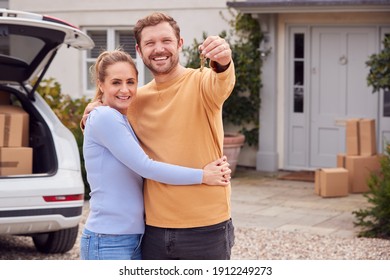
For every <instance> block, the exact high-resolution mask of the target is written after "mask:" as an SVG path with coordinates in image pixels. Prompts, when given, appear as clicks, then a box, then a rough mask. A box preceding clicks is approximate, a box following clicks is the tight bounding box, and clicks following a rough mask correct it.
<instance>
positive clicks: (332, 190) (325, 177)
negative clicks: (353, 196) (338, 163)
mask: <svg viewBox="0 0 390 280" xmlns="http://www.w3.org/2000/svg"><path fill="white" fill-rule="evenodd" d="M314 191H315V193H316V194H318V195H320V196H322V197H340V196H347V195H348V193H349V192H348V171H347V170H346V169H345V168H321V169H317V170H316V172H315V183H314Z"/></svg>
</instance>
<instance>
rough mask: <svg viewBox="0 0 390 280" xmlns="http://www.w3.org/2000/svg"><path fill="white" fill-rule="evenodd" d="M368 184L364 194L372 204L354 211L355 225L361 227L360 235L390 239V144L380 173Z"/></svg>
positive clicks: (374, 175) (371, 178)
mask: <svg viewBox="0 0 390 280" xmlns="http://www.w3.org/2000/svg"><path fill="white" fill-rule="evenodd" d="M368 186H369V191H368V192H367V193H365V194H364V196H365V197H366V198H367V199H368V202H369V203H370V205H372V206H370V207H368V208H366V209H360V210H358V211H354V212H352V213H353V214H354V215H355V217H356V221H355V222H354V225H355V226H356V227H360V228H361V231H360V232H359V234H358V236H359V237H374V238H384V239H390V146H387V150H386V153H385V154H384V155H383V156H382V157H381V168H380V172H379V174H375V173H372V174H371V176H370V178H369V180H368Z"/></svg>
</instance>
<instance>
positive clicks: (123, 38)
mask: <svg viewBox="0 0 390 280" xmlns="http://www.w3.org/2000/svg"><path fill="white" fill-rule="evenodd" d="M85 32H86V33H87V34H88V36H90V37H91V38H92V40H93V41H94V43H95V47H94V48H93V49H91V50H88V51H87V52H86V56H85V63H84V65H85V66H86V71H85V72H86V75H85V77H86V79H85V83H84V84H85V89H86V91H87V93H88V94H90V95H93V94H94V91H95V84H94V82H93V81H92V77H91V75H90V72H89V69H90V67H91V66H92V65H93V64H94V63H95V61H96V58H97V57H98V56H99V54H100V53H101V52H102V51H104V50H114V49H116V48H118V47H121V48H122V49H124V50H125V51H126V52H128V53H129V54H130V55H131V56H132V57H133V59H134V61H135V62H136V65H137V68H138V72H139V76H138V80H139V81H138V84H139V85H143V84H144V82H145V81H144V76H145V75H144V72H145V67H144V64H143V63H142V60H141V59H140V58H139V57H138V55H137V52H136V49H135V45H136V41H135V37H134V33H133V31H132V30H131V29H130V28H129V27H123V28H114V27H112V28H88V29H86V30H85Z"/></svg>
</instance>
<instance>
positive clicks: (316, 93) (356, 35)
mask: <svg viewBox="0 0 390 280" xmlns="http://www.w3.org/2000/svg"><path fill="white" fill-rule="evenodd" d="M227 5H228V6H229V7H231V8H234V9H236V10H237V11H239V12H241V13H248V14H251V15H252V16H253V17H255V18H257V19H258V20H259V22H260V25H261V30H262V31H263V32H264V41H263V43H262V45H261V46H260V49H261V51H262V52H263V57H264V61H263V68H262V81H263V88H262V89H261V110H260V132H259V148H258V151H257V155H256V169H257V170H261V171H268V172H274V171H277V170H279V169H287V170H302V169H304V170H311V169H316V168H319V167H334V166H336V155H337V154H338V153H343V152H345V121H346V120H347V119H350V118H373V119H375V120H376V131H377V140H378V145H377V147H378V149H379V152H381V151H383V147H384V145H386V143H387V142H388V141H390V113H389V109H388V107H389V105H390V104H389V96H388V95H389V94H390V93H389V92H388V93H387V94H386V95H385V94H384V93H383V92H382V93H380V94H377V93H375V94H373V93H372V88H369V87H368V86H367V81H366V77H367V74H368V71H369V70H368V68H367V67H366V65H365V62H366V61H367V60H368V57H369V56H370V55H371V54H373V53H377V52H379V51H380V49H381V47H382V44H381V42H382V41H383V39H384V38H385V36H390V1H388V0H371V1H365V0H306V1H304V0H273V1H272V0H248V1H228V2H227Z"/></svg>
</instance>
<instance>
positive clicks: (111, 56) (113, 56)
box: [90, 48, 138, 101]
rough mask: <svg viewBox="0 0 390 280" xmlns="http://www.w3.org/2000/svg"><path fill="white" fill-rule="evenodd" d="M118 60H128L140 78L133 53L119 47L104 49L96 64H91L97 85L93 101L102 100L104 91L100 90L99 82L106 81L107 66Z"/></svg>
mask: <svg viewBox="0 0 390 280" xmlns="http://www.w3.org/2000/svg"><path fill="white" fill-rule="evenodd" d="M118 62H127V63H129V64H130V65H131V66H132V67H133V68H134V70H135V72H136V75H137V79H138V70H137V67H136V65H135V62H134V60H133V58H132V57H131V55H130V54H129V53H127V52H125V51H124V50H123V49H121V48H118V49H115V50H113V51H103V52H102V53H101V54H100V55H99V56H98V58H97V59H96V62H95V64H94V65H92V66H91V68H90V72H91V76H92V79H93V80H94V82H95V85H96V93H95V96H94V98H93V101H97V100H102V96H103V92H102V91H101V90H100V87H99V82H101V83H102V82H104V80H105V78H106V77H107V68H108V67H109V66H111V65H113V64H115V63H118Z"/></svg>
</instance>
